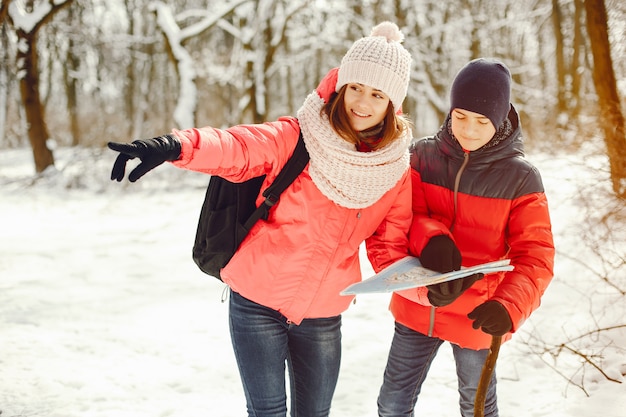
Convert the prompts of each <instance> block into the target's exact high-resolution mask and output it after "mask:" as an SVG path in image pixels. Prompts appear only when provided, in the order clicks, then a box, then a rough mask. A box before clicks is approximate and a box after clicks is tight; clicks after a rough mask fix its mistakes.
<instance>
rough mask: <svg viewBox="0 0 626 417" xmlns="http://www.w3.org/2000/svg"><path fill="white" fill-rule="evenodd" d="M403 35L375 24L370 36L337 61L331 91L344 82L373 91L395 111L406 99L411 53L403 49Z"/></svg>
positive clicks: (389, 26) (393, 27) (391, 27)
mask: <svg viewBox="0 0 626 417" xmlns="http://www.w3.org/2000/svg"><path fill="white" fill-rule="evenodd" d="M403 40H404V35H403V34H402V32H401V31H400V29H399V28H398V26H397V25H396V24H395V23H392V22H382V23H380V24H378V25H376V26H375V27H374V28H373V29H372V32H371V34H370V36H366V37H363V38H361V39H359V40H357V41H356V42H354V44H353V45H352V46H351V47H350V49H349V50H348V52H347V53H346V54H345V55H344V57H343V59H342V60H341V65H340V67H339V74H338V77H337V86H336V87H335V91H339V89H341V87H343V86H344V85H346V84H348V83H359V84H364V85H367V86H370V87H373V88H376V89H378V90H380V91H382V92H383V93H385V94H386V95H387V96H389V99H390V100H391V102H392V104H393V108H394V110H396V111H397V110H398V109H399V108H400V106H401V105H402V102H403V101H404V98H405V97H406V93H407V90H408V87H409V78H410V75H411V54H409V52H408V51H407V50H406V49H404V47H403V46H402V43H401V42H402V41H403Z"/></svg>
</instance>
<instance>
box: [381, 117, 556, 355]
mask: <svg viewBox="0 0 626 417" xmlns="http://www.w3.org/2000/svg"><path fill="white" fill-rule="evenodd" d="M508 117H509V121H510V123H511V125H512V131H511V133H510V134H509V135H507V136H506V137H504V138H501V140H500V142H499V143H497V144H496V145H495V146H489V145H490V144H487V145H485V146H483V147H482V148H480V149H478V150H476V151H471V152H469V151H464V150H463V149H462V148H461V146H460V145H459V143H458V142H457V141H456V139H455V138H454V137H452V135H451V134H450V133H449V130H448V127H447V126H448V122H449V120H446V121H445V123H444V124H443V125H442V127H441V129H440V130H439V132H438V133H437V134H436V135H435V136H434V137H430V138H424V139H420V140H416V141H414V143H413V144H412V145H411V166H412V168H413V169H412V187H413V195H412V198H413V216H414V217H413V223H412V226H411V232H410V250H411V253H412V254H413V255H415V256H419V254H420V253H421V251H422V249H423V248H424V246H425V245H426V243H427V242H428V240H429V239H430V238H431V237H433V236H436V235H440V234H446V235H448V236H450V237H451V238H452V239H453V240H454V241H455V243H456V245H457V246H458V248H459V250H460V251H461V254H462V256H463V261H462V265H463V266H472V265H477V264H480V263H484V262H490V261H494V260H498V259H503V258H509V259H511V264H512V265H513V266H514V267H515V269H514V270H513V271H511V272H506V273H498V274H489V275H487V276H485V277H484V278H483V279H482V280H480V281H477V282H476V283H475V284H474V285H473V286H472V287H471V288H469V289H468V290H467V291H466V292H465V293H464V294H463V295H462V296H461V297H459V298H458V299H457V300H456V301H454V302H453V303H452V304H450V305H448V306H445V307H439V308H436V309H435V308H434V307H432V306H431V305H430V303H429V302H428V299H427V297H426V293H427V290H426V288H418V289H413V290H407V291H402V292H399V293H395V294H394V295H393V296H392V300H391V307H390V308H391V311H392V313H393V314H394V317H395V319H396V321H398V322H400V323H402V324H404V325H406V326H408V327H410V328H412V329H413V330H416V331H418V332H420V333H423V334H428V335H431V336H433V337H437V338H440V339H443V340H447V341H450V342H452V343H455V344H458V345H460V346H461V347H467V348H471V349H484V348H487V347H489V343H490V340H491V336H490V335H488V334H486V333H483V332H482V331H481V330H474V329H473V328H472V326H471V321H470V320H469V319H468V318H467V314H468V313H469V312H470V311H472V309H474V307H476V306H478V305H479V304H481V303H483V302H485V301H487V300H490V299H492V300H497V301H499V302H500V303H502V304H503V305H504V307H505V308H506V309H507V311H508V313H509V315H510V316H511V320H512V322H513V329H512V332H514V331H516V330H517V329H518V328H519V326H521V324H522V323H523V322H524V320H525V319H526V318H528V316H529V315H530V314H531V313H532V312H533V311H534V310H535V309H536V308H537V307H538V306H539V303H540V298H541V296H542V294H543V292H544V291H545V289H546V287H547V286H548V284H549V283H550V281H551V279H552V276H553V263H554V244H553V239H552V232H551V224H550V215H549V211H548V203H547V199H546V196H545V194H544V188H543V184H542V181H541V176H540V174H539V171H538V170H537V169H536V168H535V167H534V166H533V165H532V164H531V163H530V162H528V161H527V160H526V159H525V158H524V151H523V143H522V136H521V128H520V124H519V117H518V115H517V112H516V111H515V109H514V108H513V107H511V111H510V112H509V116H508ZM448 119H449V116H448ZM508 338H510V334H508V335H506V336H505V338H504V339H505V340H506V339H508Z"/></svg>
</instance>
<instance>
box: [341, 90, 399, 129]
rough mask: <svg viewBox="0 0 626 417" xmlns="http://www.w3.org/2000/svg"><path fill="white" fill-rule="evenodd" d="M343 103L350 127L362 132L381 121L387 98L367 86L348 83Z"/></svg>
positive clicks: (387, 103) (387, 101) (385, 109)
mask: <svg viewBox="0 0 626 417" xmlns="http://www.w3.org/2000/svg"><path fill="white" fill-rule="evenodd" d="M343 103H344V107H345V110H346V114H347V115H348V118H349V120H350V126H351V127H352V128H353V129H354V130H356V131H357V132H362V131H364V130H366V129H369V128H370V127H374V126H376V125H378V124H379V123H380V122H382V121H383V119H384V118H385V114H386V113H387V108H388V106H389V97H388V96H387V95H386V94H385V93H383V92H382V91H380V90H376V89H374V88H372V87H369V86H367V85H363V84H357V83H349V84H348V85H347V88H346V92H345V95H344V100H343Z"/></svg>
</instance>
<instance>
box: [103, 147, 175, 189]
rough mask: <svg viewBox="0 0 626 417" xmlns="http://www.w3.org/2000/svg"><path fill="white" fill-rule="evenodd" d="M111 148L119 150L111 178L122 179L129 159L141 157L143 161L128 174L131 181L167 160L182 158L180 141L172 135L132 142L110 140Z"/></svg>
mask: <svg viewBox="0 0 626 417" xmlns="http://www.w3.org/2000/svg"><path fill="white" fill-rule="evenodd" d="M108 146H109V148H110V149H112V150H114V151H116V152H119V153H120V154H119V155H118V156H117V159H116V160H115V163H114V164H113V169H112V170H111V180H116V181H118V182H119V181H122V179H124V173H125V171H126V162H127V161H128V160H129V159H135V158H139V159H140V160H141V163H140V164H139V165H137V167H136V168H135V169H133V170H132V171H131V173H130V174H129V175H128V180H129V181H130V182H135V181H137V180H138V179H139V178H141V177H142V176H143V175H144V174H145V173H146V172H148V171H150V170H151V169H154V168H156V167H157V166H159V165H161V164H162V163H163V162H165V161H176V160H177V159H179V158H180V152H181V146H180V142H179V141H178V140H177V139H175V138H174V137H173V136H171V135H163V136H159V137H156V138H152V139H145V140H135V141H133V142H132V143H116V142H109V143H108Z"/></svg>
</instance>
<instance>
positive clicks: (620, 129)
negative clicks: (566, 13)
mask: <svg viewBox="0 0 626 417" xmlns="http://www.w3.org/2000/svg"><path fill="white" fill-rule="evenodd" d="M585 11H586V12H587V32H588V34H589V40H590V42H591V52H592V54H593V81H594V84H595V87H596V92H597V94H598V103H599V105H600V123H601V125H602V129H603V130H604V141H605V143H606V147H607V154H608V157H609V167H610V172H611V182H612V186H613V192H614V193H615V194H616V195H617V196H618V197H619V198H622V199H626V132H625V130H624V115H623V114H622V111H621V106H620V100H619V96H618V93H617V84H616V82H615V72H614V71H613V61H612V59H611V45H610V43H609V35H608V23H607V14H606V8H605V5H604V0H585Z"/></svg>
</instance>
